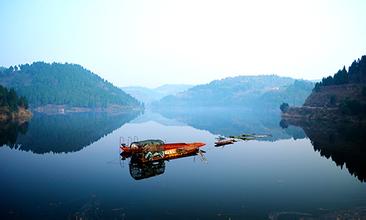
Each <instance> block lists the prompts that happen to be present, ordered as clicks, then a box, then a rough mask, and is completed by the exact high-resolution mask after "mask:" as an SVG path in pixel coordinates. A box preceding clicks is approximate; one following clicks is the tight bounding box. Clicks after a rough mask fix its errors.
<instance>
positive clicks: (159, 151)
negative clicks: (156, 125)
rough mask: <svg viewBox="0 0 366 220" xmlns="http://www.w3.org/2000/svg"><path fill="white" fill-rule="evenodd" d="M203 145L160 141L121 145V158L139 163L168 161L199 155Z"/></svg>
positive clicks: (199, 143)
mask: <svg viewBox="0 0 366 220" xmlns="http://www.w3.org/2000/svg"><path fill="white" fill-rule="evenodd" d="M205 145H206V144H205V143H201V142H194V143H164V142H163V141H161V140H145V141H138V142H132V143H131V144H130V146H127V145H125V144H122V145H121V147H120V148H121V150H122V154H121V155H122V157H130V156H134V158H137V159H138V160H139V161H140V162H148V161H157V160H169V159H175V158H179V157H184V156H189V155H194V154H197V153H199V148H200V147H203V146H205Z"/></svg>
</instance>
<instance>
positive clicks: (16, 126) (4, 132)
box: [0, 121, 28, 148]
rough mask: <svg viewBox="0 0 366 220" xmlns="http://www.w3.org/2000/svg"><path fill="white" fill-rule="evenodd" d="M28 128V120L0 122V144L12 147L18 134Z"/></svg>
mask: <svg viewBox="0 0 366 220" xmlns="http://www.w3.org/2000/svg"><path fill="white" fill-rule="evenodd" d="M27 130H28V122H23V123H21V122H17V121H2V122H0V146H3V145H8V146H10V147H12V148H13V147H14V146H15V143H16V141H17V139H18V135H20V134H22V135H24V134H26V133H27Z"/></svg>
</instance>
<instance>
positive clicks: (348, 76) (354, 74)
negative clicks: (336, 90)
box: [314, 56, 366, 91]
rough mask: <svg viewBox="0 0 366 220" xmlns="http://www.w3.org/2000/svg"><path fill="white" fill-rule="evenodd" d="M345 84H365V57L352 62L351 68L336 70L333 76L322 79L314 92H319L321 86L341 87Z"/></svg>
mask: <svg viewBox="0 0 366 220" xmlns="http://www.w3.org/2000/svg"><path fill="white" fill-rule="evenodd" d="M347 83H366V56H362V57H361V59H357V60H355V61H353V63H352V64H351V66H350V67H349V68H348V71H347V70H346V67H343V69H341V70H338V72H337V73H336V74H334V76H333V77H332V76H328V77H326V78H323V79H322V81H321V82H319V83H316V84H315V87H314V90H315V91H319V89H320V87H322V86H330V85H343V84H347Z"/></svg>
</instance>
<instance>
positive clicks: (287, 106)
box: [280, 102, 290, 112]
mask: <svg viewBox="0 0 366 220" xmlns="http://www.w3.org/2000/svg"><path fill="white" fill-rule="evenodd" d="M289 108H290V106H289V104H288V103H285V102H284V103H282V104H281V105H280V109H281V111H282V112H287V110H288V109H289Z"/></svg>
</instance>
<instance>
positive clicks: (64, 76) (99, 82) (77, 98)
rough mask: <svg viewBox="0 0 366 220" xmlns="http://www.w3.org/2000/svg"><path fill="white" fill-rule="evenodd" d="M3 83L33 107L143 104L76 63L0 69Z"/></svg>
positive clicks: (36, 64) (41, 63)
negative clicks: (48, 105)
mask: <svg viewBox="0 0 366 220" xmlns="http://www.w3.org/2000/svg"><path fill="white" fill-rule="evenodd" d="M0 84H2V85H5V86H8V87H13V88H14V89H15V90H16V91H17V92H18V93H19V94H20V95H23V96H25V97H26V98H27V99H28V101H29V104H30V105H31V106H32V107H37V106H43V105H46V104H55V105H67V106H71V107H91V108H94V107H107V106H109V105H114V104H115V105H122V106H130V107H131V106H140V105H141V104H140V103H139V102H138V101H137V100H136V99H134V98H133V97H131V96H130V95H128V94H126V93H125V92H124V91H122V90H121V89H119V88H117V87H115V86H114V85H112V84H111V83H109V82H108V81H106V80H104V79H102V78H101V77H99V76H98V75H96V74H94V73H92V72H91V71H89V70H87V69H85V68H83V67H82V66H80V65H77V64H68V63H65V64H61V63H52V64H48V63H44V62H34V63H32V64H24V65H19V66H10V67H9V68H7V69H2V70H0Z"/></svg>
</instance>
